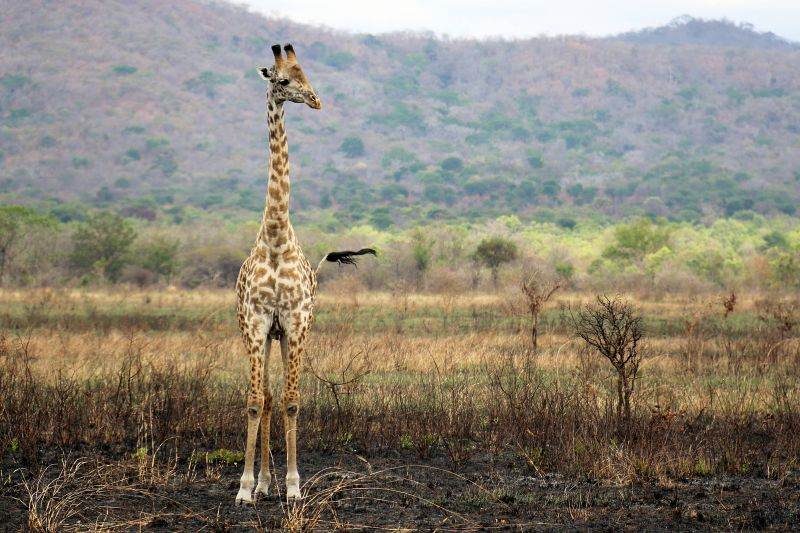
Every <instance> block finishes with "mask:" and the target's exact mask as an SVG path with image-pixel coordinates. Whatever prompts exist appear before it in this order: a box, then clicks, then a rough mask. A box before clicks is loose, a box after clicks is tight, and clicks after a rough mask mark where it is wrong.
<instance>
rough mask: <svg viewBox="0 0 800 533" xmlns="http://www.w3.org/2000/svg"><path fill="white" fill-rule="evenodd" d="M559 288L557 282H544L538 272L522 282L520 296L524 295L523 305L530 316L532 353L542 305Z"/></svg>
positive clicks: (537, 333)
mask: <svg viewBox="0 0 800 533" xmlns="http://www.w3.org/2000/svg"><path fill="white" fill-rule="evenodd" d="M560 287H561V284H560V283H558V282H557V281H547V280H545V279H544V276H543V274H542V273H541V272H540V271H538V270H536V271H534V272H531V273H530V274H529V275H528V276H527V277H526V278H525V279H523V280H522V283H521V289H522V294H524V295H525V303H526V304H527V306H528V312H529V313H530V315H531V346H532V348H533V352H536V347H537V343H538V340H539V315H540V314H541V312H542V308H544V304H546V303H547V301H548V300H549V299H550V297H551V296H553V293H555V292H556V291H557V290H558V289H559V288H560Z"/></svg>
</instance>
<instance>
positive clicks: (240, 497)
mask: <svg viewBox="0 0 800 533" xmlns="http://www.w3.org/2000/svg"><path fill="white" fill-rule="evenodd" d="M263 365H264V361H263V352H262V353H258V352H256V353H255V354H251V356H250V368H251V372H252V373H253V374H254V376H253V382H252V383H251V386H250V390H248V393H247V441H246V445H245V446H246V447H245V451H244V473H243V474H242V477H241V480H240V482H239V492H238V493H237V494H236V505H239V504H242V503H250V502H252V501H253V487H254V486H255V484H256V483H255V475H254V469H255V462H256V461H255V459H256V439H257V438H258V426H259V424H260V423H261V412H262V410H263V408H264V396H263V394H262V392H261V373H262V372H263ZM256 387H257V389H256Z"/></svg>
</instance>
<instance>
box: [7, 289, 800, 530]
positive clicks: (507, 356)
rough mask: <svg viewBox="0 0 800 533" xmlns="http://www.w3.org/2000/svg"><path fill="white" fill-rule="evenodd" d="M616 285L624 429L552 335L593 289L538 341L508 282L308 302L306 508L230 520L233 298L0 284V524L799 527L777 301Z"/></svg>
mask: <svg viewBox="0 0 800 533" xmlns="http://www.w3.org/2000/svg"><path fill="white" fill-rule="evenodd" d="M623 296H624V297H625V298H627V299H628V300H629V301H631V302H633V303H634V304H635V305H636V307H637V309H638V311H639V312H640V313H641V314H642V315H643V317H644V326H645V331H646V336H645V338H644V341H645V342H644V345H643V347H642V348H641V349H642V352H643V353H644V358H643V360H642V364H641V368H640V370H639V374H638V381H637V383H636V389H635V394H634V396H633V404H632V414H631V417H630V419H629V420H622V419H620V418H619V416H618V415H617V411H616V407H615V401H616V392H615V390H616V389H615V387H616V385H615V379H616V377H615V376H616V374H615V373H614V371H613V368H612V367H611V366H610V365H609V364H608V361H606V360H605V359H603V358H602V357H601V356H600V355H598V354H597V353H596V352H593V351H591V350H588V349H587V348H586V347H585V346H584V344H583V343H582V342H581V341H580V339H578V338H577V337H576V336H575V334H574V332H573V330H572V328H571V324H570V320H569V312H568V309H570V308H571V309H572V310H573V311H574V310H577V309H578V308H580V306H582V305H585V304H587V303H591V302H592V300H593V298H594V296H593V295H592V294H589V293H585V294H578V293H569V292H559V293H556V295H555V296H554V297H553V299H552V300H551V301H550V302H549V304H548V305H547V307H546V308H545V311H544V313H543V315H542V317H541V321H540V331H541V334H540V336H539V343H538V344H539V345H538V349H537V350H536V351H535V352H534V351H532V350H531V337H530V332H529V326H530V324H529V317H528V316H527V315H526V314H525V310H524V309H525V307H524V305H523V301H522V299H521V294H520V292H519V291H518V290H515V289H514V288H509V290H508V292H507V293H498V294H474V293H465V294H454V293H447V294H440V295H417V294H411V293H406V292H403V291H398V292H397V293H395V294H388V293H369V292H362V291H358V290H354V289H353V287H342V290H341V292H339V293H336V292H331V291H327V292H326V293H325V294H322V295H321V296H320V299H319V301H318V314H317V318H316V322H315V325H314V329H313V333H312V336H311V339H310V344H309V346H308V350H307V357H306V360H305V366H306V372H305V374H304V378H303V381H302V383H301V390H302V407H301V410H300V419H299V425H298V427H299V439H298V446H299V458H300V459H299V465H300V472H301V476H302V480H301V481H302V482H303V483H304V486H303V493H304V498H303V500H302V502H301V503H300V504H297V505H293V506H287V505H286V504H285V503H284V502H283V500H282V498H280V497H279V496H276V495H273V497H272V498H270V499H267V500H264V501H260V502H258V503H257V504H256V505H255V506H247V507H244V508H237V507H234V505H233V503H234V496H235V494H236V490H237V488H238V481H239V476H240V475H241V469H242V465H241V459H242V451H243V449H244V432H245V410H244V394H245V387H246V384H247V361H246V358H245V355H244V353H243V348H242V343H241V341H240V339H239V336H238V331H237V328H236V325H235V322H234V312H233V306H234V296H233V294H232V292H231V291H200V290H196V291H171V292H170V291H152V292H141V291H124V290H114V291H96V292H90V291H77V290H74V291H73V290H44V289H42V290H25V291H12V290H6V291H2V292H0V321H1V322H0V326H1V328H2V329H1V330H0V335H2V337H1V338H2V340H0V476H1V478H2V485H1V486H2V489H0V528H2V529H7V530H12V531H16V530H35V531H70V530H75V531H84V530H106V531H109V530H128V529H130V530H138V529H143V530H156V531H158V530H160V531H176V530H186V531H199V530H210V531H235V530H249V529H258V530H266V531H270V530H298V531H300V530H308V531H311V530H318V531H330V530H338V531H363V530H390V531H398V530H420V529H421V530H436V531H453V530H456V531H483V530H497V531H528V530H559V531H573V530H585V529H599V530H615V531H616V530H632V531H639V530H649V531H658V530H663V531H666V530H725V531H729V530H736V531H739V530H744V531H751V530H762V529H771V530H781V531H785V530H791V529H798V528H800V490H798V483H800V475H798V473H797V468H798V459H799V458H800V438H798V434H800V390H799V389H798V382H797V378H798V370H799V369H800V340H798V328H800V325H798V317H799V316H800V307H799V306H798V303H797V302H798V300H797V297H796V295H790V296H787V295H776V294H768V293H763V294H755V293H753V294H738V295H737V298H736V301H735V305H734V306H733V308H732V310H731V309H726V308H725V306H724V305H723V302H724V296H726V295H722V294H717V295H715V294H703V295H674V294H673V295H647V294H630V295H623ZM271 363H272V364H271V365H270V375H271V376H272V378H271V379H272V380H273V381H274V382H275V383H278V382H279V380H280V379H279V376H280V363H279V357H273V360H272V362H271ZM281 428H282V421H281V420H280V417H279V416H275V417H273V426H272V444H273V450H272V451H273V454H274V455H273V457H274V468H273V479H274V480H277V481H278V483H277V484H275V483H273V484H274V485H275V487H276V490H277V492H278V493H280V491H282V489H283V487H282V483H281V481H282V479H283V475H285V470H284V466H285V459H284V454H283V452H284V450H283V436H282V429H281Z"/></svg>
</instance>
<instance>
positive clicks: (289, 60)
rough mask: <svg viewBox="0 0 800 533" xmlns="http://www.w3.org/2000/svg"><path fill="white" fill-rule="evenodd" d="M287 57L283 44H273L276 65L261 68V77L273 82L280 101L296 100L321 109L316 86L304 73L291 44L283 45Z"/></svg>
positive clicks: (276, 97) (275, 96)
mask: <svg viewBox="0 0 800 533" xmlns="http://www.w3.org/2000/svg"><path fill="white" fill-rule="evenodd" d="M283 49H284V51H285V52H286V59H284V58H283V55H282V54H281V45H279V44H274V45H272V54H273V55H274V56H275V65H274V66H272V67H270V68H265V67H262V68H259V69H258V73H259V74H261V77H262V78H264V79H265V80H267V81H269V82H270V83H271V84H272V94H273V96H274V98H275V99H276V100H277V101H279V102H285V101H286V100H289V101H290V102H296V103H299V104H303V103H304V104H306V105H307V106H308V107H310V108H312V109H320V108H321V107H322V103H321V102H320V101H319V97H317V93H315V92H314V88H313V87H311V84H310V83H309V82H308V79H306V75H305V74H303V69H302V68H300V64H299V63H298V62H297V56H295V54H294V48H292V45H291V44H287V45H286V46H284V47H283Z"/></svg>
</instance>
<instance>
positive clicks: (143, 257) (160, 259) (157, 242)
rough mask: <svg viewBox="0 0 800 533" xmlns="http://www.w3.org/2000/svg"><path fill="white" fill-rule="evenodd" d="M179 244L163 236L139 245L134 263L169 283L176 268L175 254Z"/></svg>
mask: <svg viewBox="0 0 800 533" xmlns="http://www.w3.org/2000/svg"><path fill="white" fill-rule="evenodd" d="M179 245H180V242H179V241H177V240H173V239H170V238H169V237H165V236H163V235H157V236H155V237H154V238H153V239H151V240H149V241H147V242H145V243H141V244H139V245H138V246H137V247H136V253H135V257H136V259H135V263H136V264H137V265H139V266H140V267H142V268H145V269H147V270H149V271H150V272H154V273H156V274H159V275H161V276H164V279H165V280H166V282H167V283H169V282H170V281H171V279H172V276H173V275H174V274H175V270H176V268H177V260H176V257H177V254H178V246H179Z"/></svg>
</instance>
